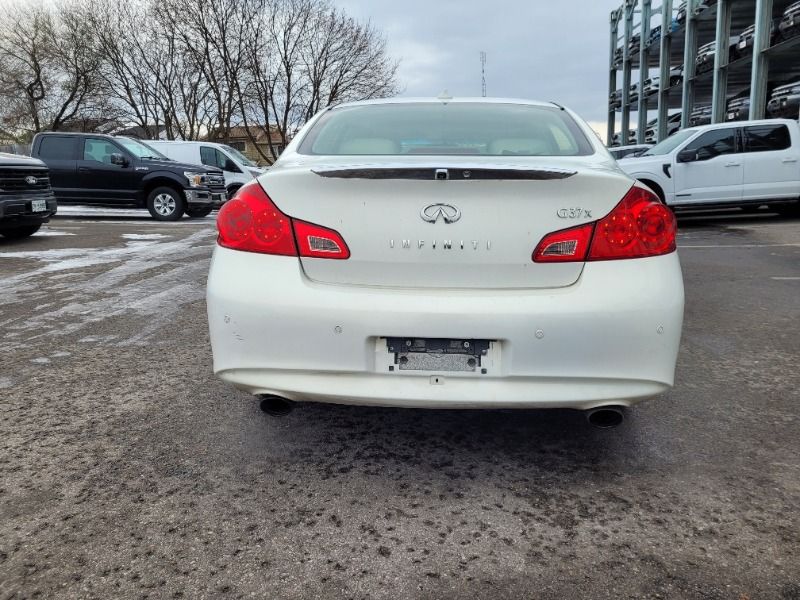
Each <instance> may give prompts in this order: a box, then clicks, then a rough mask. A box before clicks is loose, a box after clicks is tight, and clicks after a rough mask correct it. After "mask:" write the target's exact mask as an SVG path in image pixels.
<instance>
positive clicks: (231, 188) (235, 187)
mask: <svg viewBox="0 0 800 600" xmlns="http://www.w3.org/2000/svg"><path fill="white" fill-rule="evenodd" d="M240 187H242V186H240V185H231V186H228V199H229V200H230V199H231V198H233V195H234V194H235V193H236V192H238V191H239V188H240Z"/></svg>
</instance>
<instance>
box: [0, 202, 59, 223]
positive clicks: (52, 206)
mask: <svg viewBox="0 0 800 600" xmlns="http://www.w3.org/2000/svg"><path fill="white" fill-rule="evenodd" d="M34 200H44V202H45V206H46V207H47V209H46V210H44V211H39V212H33V210H32V201H34ZM57 210H58V203H57V202H56V198H55V196H54V195H53V194H52V193H49V194H36V195H24V196H0V230H2V229H10V228H14V227H21V226H25V225H34V224H36V223H46V222H47V221H48V220H49V219H50V217H52V216H53V215H54V214H56V211H57Z"/></svg>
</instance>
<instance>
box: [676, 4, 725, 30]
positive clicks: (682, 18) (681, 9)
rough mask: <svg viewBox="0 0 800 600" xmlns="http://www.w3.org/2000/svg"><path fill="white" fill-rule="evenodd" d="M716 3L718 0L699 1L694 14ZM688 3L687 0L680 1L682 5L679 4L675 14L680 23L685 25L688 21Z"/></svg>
mask: <svg viewBox="0 0 800 600" xmlns="http://www.w3.org/2000/svg"><path fill="white" fill-rule="evenodd" d="M716 3H717V0H700V2H698V3H697V7H696V8H695V11H694V14H695V15H698V14H700V13H701V12H703V11H704V10H706V9H708V8H709V7H711V6H713V5H714V4H716ZM686 4H687V3H686V0H683V2H681V3H680V6H678V12H677V14H676V15H675V20H676V21H677V22H678V23H679V24H680V25H683V24H684V23H685V22H686Z"/></svg>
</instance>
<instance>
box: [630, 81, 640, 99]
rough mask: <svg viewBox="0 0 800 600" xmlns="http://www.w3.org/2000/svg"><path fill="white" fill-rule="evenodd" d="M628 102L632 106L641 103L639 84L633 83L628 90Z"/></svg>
mask: <svg viewBox="0 0 800 600" xmlns="http://www.w3.org/2000/svg"><path fill="white" fill-rule="evenodd" d="M628 100H629V101H630V103H631V104H633V103H634V102H638V101H639V82H638V81H637V82H635V83H632V84H631V85H630V87H629V88H628Z"/></svg>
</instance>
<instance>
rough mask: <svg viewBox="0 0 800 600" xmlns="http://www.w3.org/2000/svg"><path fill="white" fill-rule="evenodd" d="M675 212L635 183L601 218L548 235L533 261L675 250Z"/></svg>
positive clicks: (612, 257)
mask: <svg viewBox="0 0 800 600" xmlns="http://www.w3.org/2000/svg"><path fill="white" fill-rule="evenodd" d="M676 230H677V225H676V222H675V215H673V214H672V211H671V210H669V208H667V207H666V206H665V205H664V204H662V203H661V201H660V200H659V199H658V197H657V196H656V195H655V194H653V193H652V192H650V191H648V190H646V189H644V188H640V187H638V186H634V187H632V188H631V189H630V190H629V191H628V193H627V194H625V197H624V198H623V199H622V200H621V201H620V202H619V204H617V205H616V206H615V207H614V209H613V210H612V211H611V212H610V213H608V214H607V215H606V216H605V217H603V218H602V219H600V220H599V221H595V222H593V223H586V224H584V225H580V226H578V227H571V228H570V229H562V230H561V231H556V232H554V233H550V234H548V235H546V236H545V237H544V238H543V239H542V241H541V242H539V244H538V246H536V249H535V250H534V251H533V256H532V258H533V260H534V262H540V263H541V262H575V261H592V260H615V259H624V258H644V257H646V256H659V255H661V254H669V253H670V252H673V251H674V250H675V233H676Z"/></svg>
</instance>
